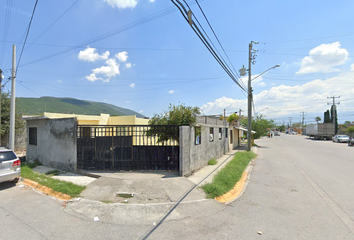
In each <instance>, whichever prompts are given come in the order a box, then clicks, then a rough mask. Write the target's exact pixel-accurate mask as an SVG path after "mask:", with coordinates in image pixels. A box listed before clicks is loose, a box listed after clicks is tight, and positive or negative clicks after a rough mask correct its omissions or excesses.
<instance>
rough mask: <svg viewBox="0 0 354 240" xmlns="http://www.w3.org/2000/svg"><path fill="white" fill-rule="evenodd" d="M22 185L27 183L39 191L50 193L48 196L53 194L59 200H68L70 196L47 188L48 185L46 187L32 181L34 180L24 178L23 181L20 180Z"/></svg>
mask: <svg viewBox="0 0 354 240" xmlns="http://www.w3.org/2000/svg"><path fill="white" fill-rule="evenodd" d="M22 183H23V184H24V185H27V186H29V187H31V188H34V189H36V190H38V191H41V192H42V193H44V194H46V195H50V196H53V197H55V198H57V199H59V200H62V201H68V200H70V199H71V197H70V196H69V195H67V194H64V193H60V192H56V191H53V189H51V188H49V187H46V186H43V185H41V184H39V183H37V182H34V181H31V180H28V179H25V180H24V181H23V182H22Z"/></svg>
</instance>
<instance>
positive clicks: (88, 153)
mask: <svg viewBox="0 0 354 240" xmlns="http://www.w3.org/2000/svg"><path fill="white" fill-rule="evenodd" d="M24 119H25V120H26V122H27V134H28V135H27V136H28V137H27V140H28V141H27V159H28V160H34V159H38V160H39V161H40V162H41V163H43V164H44V165H46V166H50V167H54V168H58V169H62V170H65V171H71V172H78V171H81V170H172V171H179V173H180V175H183V176H186V175H190V174H192V173H193V172H194V171H196V170H198V169H200V168H202V167H204V166H205V165H207V164H208V161H209V160H210V159H212V158H218V157H220V156H222V155H223V154H225V153H227V152H228V151H229V146H230V144H229V124H228V123H227V122H226V121H220V120H218V119H216V118H207V117H197V122H198V125H199V127H197V128H193V127H190V126H150V125H148V120H147V119H139V118H136V117H135V116H119V117H111V116H109V115H108V114H101V115H100V116H87V115H73V114H56V113H44V114H43V116H28V117H25V118H24ZM177 140H179V141H177Z"/></svg>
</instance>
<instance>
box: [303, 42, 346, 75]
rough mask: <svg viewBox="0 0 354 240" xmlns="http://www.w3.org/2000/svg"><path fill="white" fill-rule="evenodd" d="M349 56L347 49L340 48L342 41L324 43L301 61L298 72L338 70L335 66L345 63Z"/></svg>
mask: <svg viewBox="0 0 354 240" xmlns="http://www.w3.org/2000/svg"><path fill="white" fill-rule="evenodd" d="M348 58H349V53H348V51H347V50H346V49H344V48H340V42H335V43H330V44H322V45H320V46H318V47H315V48H314V49H312V50H311V51H310V52H309V56H307V57H304V58H303V59H302V61H301V68H300V70H299V71H298V72H297V74H307V73H316V72H324V73H329V72H336V71H338V69H336V68H334V67H335V66H339V65H343V64H344V63H345V62H346V61H347V60H348Z"/></svg>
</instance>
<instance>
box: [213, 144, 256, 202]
mask: <svg viewBox="0 0 354 240" xmlns="http://www.w3.org/2000/svg"><path fill="white" fill-rule="evenodd" d="M251 150H252V151H253V152H254V153H255V154H257V152H258V147H252V149H251ZM256 158H257V157H256ZM256 158H255V159H256ZM253 164H254V159H253V160H252V161H250V163H249V164H248V165H247V167H246V169H245V171H243V173H242V176H241V179H240V180H239V181H238V182H237V183H236V184H235V186H234V188H233V189H231V190H230V191H228V192H227V193H225V194H223V195H221V196H219V197H216V198H214V199H215V200H216V201H218V202H220V203H223V204H230V203H232V202H234V201H236V200H237V199H238V198H240V197H241V196H242V195H243V193H244V192H245V191H246V188H247V185H248V183H249V181H250V178H251V172H252V169H253Z"/></svg>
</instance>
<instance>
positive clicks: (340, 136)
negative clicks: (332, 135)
mask: <svg viewBox="0 0 354 240" xmlns="http://www.w3.org/2000/svg"><path fill="white" fill-rule="evenodd" d="M338 138H349V136H347V135H339V136H338Z"/></svg>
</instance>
